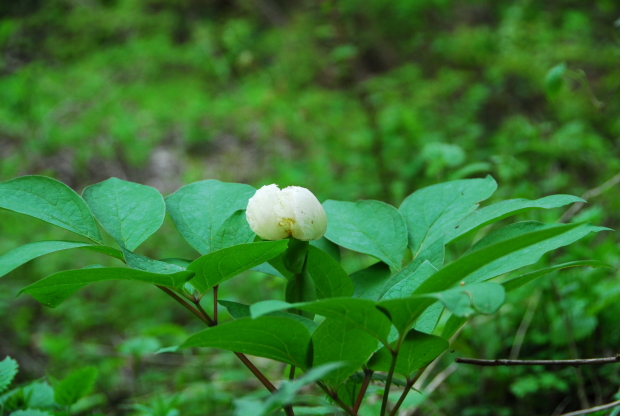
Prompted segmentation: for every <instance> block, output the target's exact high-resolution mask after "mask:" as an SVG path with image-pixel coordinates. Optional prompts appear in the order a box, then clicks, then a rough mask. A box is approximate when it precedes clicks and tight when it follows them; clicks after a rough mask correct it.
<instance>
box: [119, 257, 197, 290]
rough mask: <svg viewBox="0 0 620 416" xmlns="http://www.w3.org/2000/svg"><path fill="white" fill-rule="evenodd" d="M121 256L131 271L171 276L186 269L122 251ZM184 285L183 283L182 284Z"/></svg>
mask: <svg viewBox="0 0 620 416" xmlns="http://www.w3.org/2000/svg"><path fill="white" fill-rule="evenodd" d="M123 255H124V256H125V260H126V261H127V265H128V266H129V267H131V268H132V269H138V270H144V271H145V272H152V273H161V274H171V273H178V272H182V271H184V270H186V267H182V266H177V265H176V264H174V263H169V262H165V261H158V260H153V259H152V258H150V257H146V256H143V255H141V254H137V253H133V252H131V251H128V250H125V249H123ZM183 283H185V282H183Z"/></svg>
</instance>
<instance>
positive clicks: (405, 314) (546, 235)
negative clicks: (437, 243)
mask: <svg viewBox="0 0 620 416" xmlns="http://www.w3.org/2000/svg"><path fill="white" fill-rule="evenodd" d="M590 231H600V228H598V227H593V226H591V225H589V224H565V225H553V226H547V227H543V228H534V230H533V231H530V232H526V233H523V234H520V235H517V236H513V237H512V238H508V239H506V240H499V241H497V242H495V243H492V244H489V245H487V246H484V247H483V248H480V249H477V250H475V251H472V252H470V253H468V254H466V255H464V256H463V257H461V258H460V259H458V260H456V261H454V262H452V263H450V264H448V265H447V266H445V267H443V268H442V269H441V270H439V271H438V272H437V273H435V274H433V275H432V276H431V277H430V278H428V279H427V280H426V281H424V282H423V283H422V284H421V285H420V286H419V287H418V288H417V289H416V290H415V292H414V295H423V294H429V293H437V292H442V291H444V290H447V289H449V288H450V287H451V286H453V285H455V284H457V283H459V282H461V281H465V282H473V281H475V280H474V279H472V276H473V275H474V274H477V273H478V271H479V270H481V269H483V268H485V267H487V265H489V264H492V265H499V267H498V268H497V269H495V270H500V268H502V269H501V270H505V271H504V273H505V272H507V271H512V270H514V269H516V268H519V267H523V266H525V265H527V264H531V263H530V262H529V260H528V258H527V257H526V260H528V261H527V262H525V263H524V262H523V261H521V260H520V257H518V256H514V255H513V253H524V252H525V254H522V255H527V254H528V253H531V252H534V253H535V254H536V255H537V256H538V258H539V257H540V256H542V255H543V254H544V251H548V250H552V249H553V248H557V247H561V245H558V244H557V243H558V241H561V242H564V243H565V242H566V241H570V240H573V241H574V239H577V238H580V237H583V236H584V235H586V234H587V233H589V232H590ZM576 237H577V238H576ZM545 243H547V244H545ZM562 245H566V244H562ZM534 248H536V249H534ZM528 250H529V251H528ZM526 251H527V252H526ZM507 265H510V267H507ZM507 269H510V270H507ZM501 270H500V271H501ZM495 276H497V274H496V275H495ZM400 301H403V302H400ZM388 302H393V304H392V305H390V304H388V306H390V307H389V308H387V307H386V305H384V303H388ZM433 303H434V300H433V299H427V298H418V297H411V298H407V299H395V300H388V301H384V302H381V304H380V306H382V307H384V309H388V313H389V314H390V315H391V320H392V323H394V325H395V326H396V327H397V328H398V329H399V331H400V332H401V333H402V332H403V331H405V330H408V329H409V328H410V326H411V325H413V323H414V322H415V321H416V320H417V319H418V318H419V317H420V315H421V314H422V312H423V311H424V310H426V308H428V307H429V306H431V305H432V304H433Z"/></svg>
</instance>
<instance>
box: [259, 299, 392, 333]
mask: <svg viewBox="0 0 620 416" xmlns="http://www.w3.org/2000/svg"><path fill="white" fill-rule="evenodd" d="M289 308H296V309H300V310H302V311H306V312H310V313H314V314H317V315H321V316H325V317H326V318H333V319H340V320H343V321H345V322H347V323H349V324H351V325H353V326H356V327H358V328H359V329H361V330H363V331H366V332H367V333H369V334H370V335H372V336H373V337H375V338H377V339H378V340H379V341H381V342H383V343H384V344H387V343H388V341H387V336H388V334H389V333H390V328H391V326H392V325H391V324H390V321H389V320H388V319H387V318H386V317H385V315H384V314H383V313H381V312H380V311H379V310H378V309H377V308H376V302H374V301H372V300H368V299H354V298H331V299H323V300H319V301H316V302H304V303H294V304H291V303H287V302H282V301H279V300H268V301H264V302H258V303H255V304H254V305H252V306H251V307H250V312H251V314H252V317H259V316H261V315H264V314H266V313H270V312H273V311H277V310H282V309H289Z"/></svg>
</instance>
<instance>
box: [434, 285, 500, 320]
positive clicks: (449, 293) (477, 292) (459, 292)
mask: <svg viewBox="0 0 620 416" xmlns="http://www.w3.org/2000/svg"><path fill="white" fill-rule="evenodd" d="M426 296H433V297H435V298H437V299H439V300H440V301H441V303H443V304H444V306H445V307H446V308H448V310H449V311H450V312H452V314H454V315H456V316H470V315H472V314H473V313H474V312H475V311H476V310H477V311H479V312H480V313H483V314H485V315H491V314H493V313H495V312H497V310H498V309H499V308H500V307H501V306H502V305H503V304H504V302H505V301H506V291H505V290H504V287H503V286H502V285H500V284H499V283H493V282H484V283H472V284H469V285H465V286H462V287H455V288H454V289H450V290H446V291H443V292H439V293H435V294H428V295H426Z"/></svg>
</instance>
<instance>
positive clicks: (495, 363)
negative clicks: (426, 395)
mask: <svg viewBox="0 0 620 416" xmlns="http://www.w3.org/2000/svg"><path fill="white" fill-rule="evenodd" d="M456 362H457V363H460V364H473V365H479V366H483V367H499V366H502V365H505V366H517V365H561V366H570V367H579V366H582V365H597V364H613V363H620V354H618V355H616V356H615V357H605V358H585V359H578V360H478V359H476V358H457V359H456Z"/></svg>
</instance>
